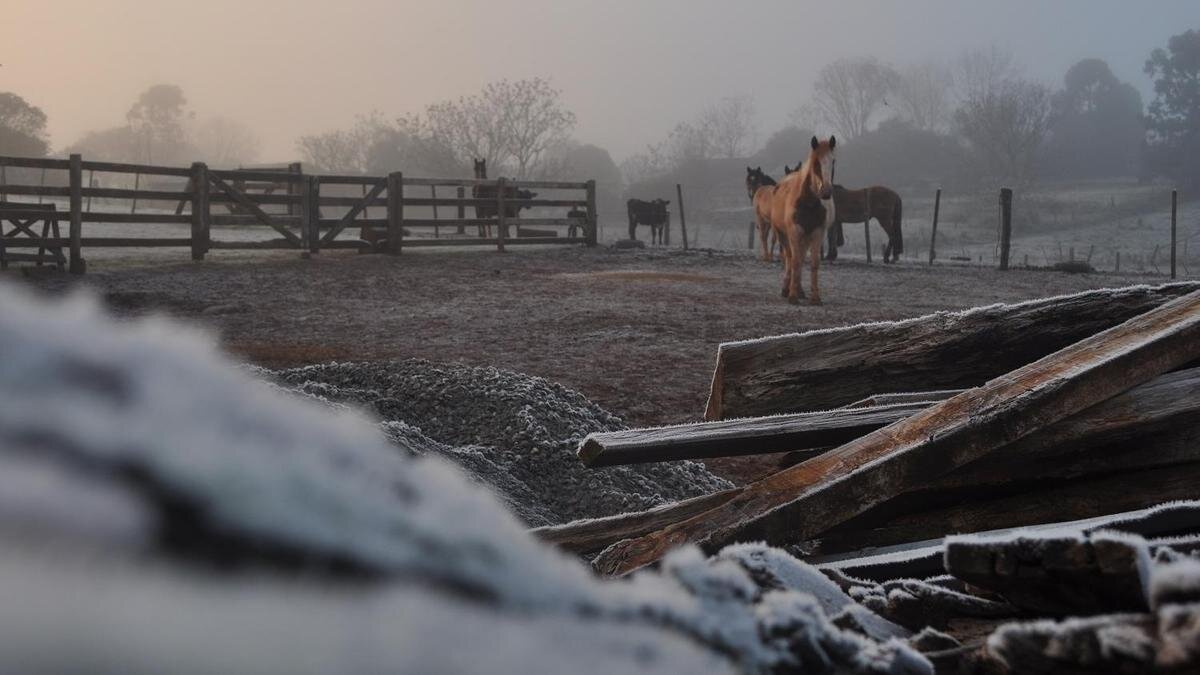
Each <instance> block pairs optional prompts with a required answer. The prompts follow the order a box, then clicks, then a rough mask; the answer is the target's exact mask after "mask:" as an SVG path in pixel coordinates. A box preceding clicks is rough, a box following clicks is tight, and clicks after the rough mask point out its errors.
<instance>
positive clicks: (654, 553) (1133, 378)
mask: <svg viewBox="0 0 1200 675" xmlns="http://www.w3.org/2000/svg"><path fill="white" fill-rule="evenodd" d="M1198 357H1200V291H1195V292H1192V293H1190V294H1188V295H1186V296H1183V297H1181V298H1178V299H1176V300H1172V301H1171V302H1168V303H1167V304H1165V305H1162V306H1161V307H1158V308H1156V309H1153V310H1151V311H1149V312H1146V313H1145V314H1142V315H1140V316H1137V317H1134V318H1132V319H1130V320H1129V321H1126V322H1125V323H1123V324H1121V325H1119V326H1116V327H1114V328H1110V329H1109V330H1106V331H1104V332H1102V333H1099V334H1097V335H1094V336H1092V337H1089V338H1087V339H1084V340H1081V341H1079V342H1077V343H1075V344H1072V345H1070V346H1068V347H1066V348H1064V349H1061V350H1059V351H1057V352H1055V353H1054V354H1051V355H1049V356H1047V357H1045V358H1043V359H1040V360H1038V361H1036V362H1034V363H1031V364H1029V365H1027V366H1024V367H1022V368H1019V369H1017V370H1015V371H1013V372H1011V373H1009V374H1007V375H1005V376H1003V377H998V378H996V379H994V380H991V381H990V382H988V383H987V384H985V385H983V386H981V387H978V388H976V389H972V390H969V391H966V392H963V393H962V394H959V395H958V396H955V397H953V398H951V399H949V400H946V401H943V402H941V403H938V404H936V405H934V406H933V407H931V408H928V409H926V410H924V411H921V412H918V413H916V414H915V415H913V416H911V417H909V418H907V419H904V420H902V421H900V422H896V423H895V424H892V425H890V426H887V427H885V428H883V429H880V430H878V431H874V432H872V433H870V434H868V435H866V436H863V437H862V438H859V439H857V440H855V441H851V442H850V443H847V444H846V445H843V446H841V447H839V448H837V449H835V450H832V451H830V452H828V453H826V454H823V455H820V456H818V457H814V458H812V459H810V460H808V461H805V462H802V463H800V464H798V465H796V466H793V467H791V468H789V469H785V470H783V471H780V472H779V473H777V474H774V475H772V476H769V477H767V478H764V479H762V480H760V481H758V482H756V483H752V484H750V485H747V486H745V487H744V488H742V489H741V490H740V492H739V494H737V495H736V496H734V497H733V498H732V499H731V500H730V501H728V502H726V503H725V504H724V505H722V506H720V507H718V508H715V509H713V510H711V511H708V512H705V513H703V514H700V515H697V516H694V517H692V518H691V519H689V520H686V521H684V522H682V523H677V524H675V525H672V526H670V527H668V528H665V529H663V530H660V531H658V532H655V533H651V534H649V535H644V536H642V537H638V538H636V539H629V540H625V541H622V542H619V543H617V544H614V545H613V546H611V547H609V548H608V549H606V550H605V551H604V553H602V554H601V555H600V556H599V557H598V558H597V561H596V566H597V568H598V569H599V570H601V571H602V572H605V573H608V574H623V573H626V572H629V571H632V570H634V569H637V568H639V567H642V566H644V565H647V564H650V563H652V562H654V561H656V560H658V559H659V558H661V557H662V555H664V554H665V553H666V552H667V550H669V549H670V548H673V547H675V546H679V545H682V544H685V543H689V542H690V543H699V544H702V545H704V546H705V547H706V548H708V549H709V550H713V549H715V548H719V547H721V546H723V545H725V544H729V543H733V542H736V541H756V540H764V541H767V542H768V543H781V542H784V541H789V540H791V541H797V540H804V539H809V538H811V537H813V536H815V535H817V534H819V533H820V532H822V531H824V530H828V529H830V528H831V527H833V526H835V525H837V524H838V523H841V522H845V521H846V520H849V519H850V518H852V517H854V516H856V515H858V514H860V513H862V512H863V511H866V510H867V509H869V508H871V507H872V506H876V505H878V504H881V503H883V502H885V501H887V500H889V499H891V498H892V497H894V496H896V495H898V494H901V493H903V492H905V491H907V490H909V489H912V487H913V486H914V485H918V484H920V483H922V482H925V481H928V480H930V479H933V478H937V477H939V476H941V475H943V474H946V473H948V472H949V471H951V470H953V469H956V468H958V467H960V466H964V465H966V464H968V463H970V462H972V461H975V460H977V459H980V458H981V457H984V456H986V455H987V454H989V453H990V452H992V451H994V450H995V449H996V448H999V447H1003V446H1004V445H1007V444H1009V443H1012V442H1014V441H1016V440H1019V439H1021V438H1023V437H1025V436H1028V435H1029V434H1030V433H1033V432H1034V431H1037V430H1039V429H1042V428H1044V427H1046V426H1048V425H1050V424H1053V423H1054V422H1057V421H1059V420H1061V419H1064V418H1066V417H1069V416H1070V415H1072V414H1074V413H1076V412H1079V411H1080V410H1083V409H1085V408H1087V407H1089V406H1092V405H1095V404H1096V403H1099V402H1101V401H1104V400H1106V399H1108V398H1111V397H1112V396H1114V395H1116V394H1119V393H1120V392H1122V391H1124V390H1126V389H1128V388H1130V387H1132V386H1136V385H1138V384H1140V383H1142V382H1146V381H1148V380H1151V379H1153V378H1155V377H1157V376H1158V375H1161V374H1162V373H1164V372H1167V371H1169V370H1171V369H1172V368H1176V367H1178V366H1180V365H1183V364H1185V363H1188V362H1190V361H1192V360H1195V359H1196V358H1198Z"/></svg>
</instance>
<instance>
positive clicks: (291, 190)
mask: <svg viewBox="0 0 1200 675" xmlns="http://www.w3.org/2000/svg"><path fill="white" fill-rule="evenodd" d="M287 171H288V173H290V174H292V175H294V176H299V175H300V174H301V171H300V162H292V163H291V164H288V167H287ZM304 189H305V185H304V179H300V180H299V181H296V180H292V179H289V180H288V182H287V194H288V196H289V197H291V196H294V195H297V194H300V195H303V194H304ZM305 208H307V207H306V203H305V202H303V201H301V202H300V215H301V216H303V215H304V209H305ZM287 214H288V215H289V216H294V215H296V205H295V204H294V203H293V202H290V201H289V202H288V205H287Z"/></svg>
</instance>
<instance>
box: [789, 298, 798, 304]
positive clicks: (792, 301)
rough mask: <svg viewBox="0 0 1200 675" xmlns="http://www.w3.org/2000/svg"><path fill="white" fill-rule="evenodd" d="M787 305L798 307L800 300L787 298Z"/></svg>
mask: <svg viewBox="0 0 1200 675" xmlns="http://www.w3.org/2000/svg"><path fill="white" fill-rule="evenodd" d="M788 304H789V305H798V304H800V298H791V297H789V298H788Z"/></svg>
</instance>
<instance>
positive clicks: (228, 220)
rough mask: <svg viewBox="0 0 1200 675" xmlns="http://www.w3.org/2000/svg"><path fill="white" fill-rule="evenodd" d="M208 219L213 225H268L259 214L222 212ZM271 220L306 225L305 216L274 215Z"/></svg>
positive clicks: (288, 225) (285, 223)
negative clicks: (264, 223)
mask: <svg viewBox="0 0 1200 675" xmlns="http://www.w3.org/2000/svg"><path fill="white" fill-rule="evenodd" d="M208 220H209V222H210V223H211V224H213V225H240V226H250V227H267V226H266V225H263V223H262V220H261V219H260V218H258V216H245V215H240V216H235V215H224V214H222V215H211V216H209V217H208ZM271 220H273V221H274V222H275V224H277V225H283V226H286V227H296V228H299V227H301V226H303V225H304V218H303V217H301V216H284V215H273V216H271Z"/></svg>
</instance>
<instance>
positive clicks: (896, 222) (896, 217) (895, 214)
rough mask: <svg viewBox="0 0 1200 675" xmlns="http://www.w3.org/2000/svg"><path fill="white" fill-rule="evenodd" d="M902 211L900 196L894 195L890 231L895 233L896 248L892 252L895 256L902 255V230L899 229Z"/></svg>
mask: <svg viewBox="0 0 1200 675" xmlns="http://www.w3.org/2000/svg"><path fill="white" fill-rule="evenodd" d="M903 211H904V202H903V201H902V200H901V199H900V195H896V206H895V208H893V209H892V229H894V230H895V231H896V247H895V248H894V249H893V250H894V251H895V253H896V255H899V254H901V253H904V228H903V227H901V220H902V219H903Z"/></svg>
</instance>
